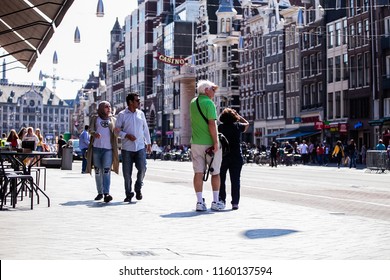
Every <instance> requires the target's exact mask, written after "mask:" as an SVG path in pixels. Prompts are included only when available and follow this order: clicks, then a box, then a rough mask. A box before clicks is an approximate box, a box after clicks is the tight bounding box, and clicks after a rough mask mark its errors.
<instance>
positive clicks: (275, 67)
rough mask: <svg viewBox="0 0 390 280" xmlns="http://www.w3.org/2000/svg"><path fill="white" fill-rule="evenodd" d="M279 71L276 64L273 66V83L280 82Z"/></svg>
mask: <svg viewBox="0 0 390 280" xmlns="http://www.w3.org/2000/svg"><path fill="white" fill-rule="evenodd" d="M277 78H278V69H277V65H276V63H274V64H272V83H273V84H276V83H277V82H278V79H277Z"/></svg>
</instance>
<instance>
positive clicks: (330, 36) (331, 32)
mask: <svg viewBox="0 0 390 280" xmlns="http://www.w3.org/2000/svg"><path fill="white" fill-rule="evenodd" d="M333 29H334V27H333V25H332V24H331V25H328V49H330V48H333V45H334V30H333Z"/></svg>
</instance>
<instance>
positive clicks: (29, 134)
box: [22, 126, 39, 151]
mask: <svg viewBox="0 0 390 280" xmlns="http://www.w3.org/2000/svg"><path fill="white" fill-rule="evenodd" d="M22 141H33V142H34V149H32V150H33V151H36V150H37V147H38V143H39V138H38V136H37V135H36V134H35V133H34V129H33V128H32V127H31V126H30V127H28V128H27V134H26V135H25V136H24V137H23V140H22Z"/></svg>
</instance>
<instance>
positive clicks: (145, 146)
mask: <svg viewBox="0 0 390 280" xmlns="http://www.w3.org/2000/svg"><path fill="white" fill-rule="evenodd" d="M126 104H127V108H126V109H125V110H122V111H121V112H120V113H119V114H118V117H117V121H116V128H115V132H116V133H117V135H119V137H120V138H121V139H122V170H123V177H124V183H125V194H126V197H125V199H124V202H129V203H130V202H131V199H132V198H133V196H134V192H133V191H132V178H131V176H132V173H133V165H135V167H136V168H137V179H136V181H135V184H134V191H135V198H136V199H137V200H141V199H142V198H143V196H142V192H141V189H142V186H143V184H144V178H145V173H146V153H149V154H150V153H151V140H150V134H149V128H148V124H147V122H146V118H145V114H144V112H143V111H142V110H140V109H139V107H140V104H141V100H140V97H139V94H138V93H130V94H128V95H127V97H126Z"/></svg>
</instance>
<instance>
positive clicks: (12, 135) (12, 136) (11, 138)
mask: <svg viewBox="0 0 390 280" xmlns="http://www.w3.org/2000/svg"><path fill="white" fill-rule="evenodd" d="M18 140H19V136H18V134H17V133H16V130H15V129H11V130H10V132H9V134H8V137H7V142H9V143H11V148H12V149H15V150H16V149H17V148H18V145H19V143H18Z"/></svg>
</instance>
